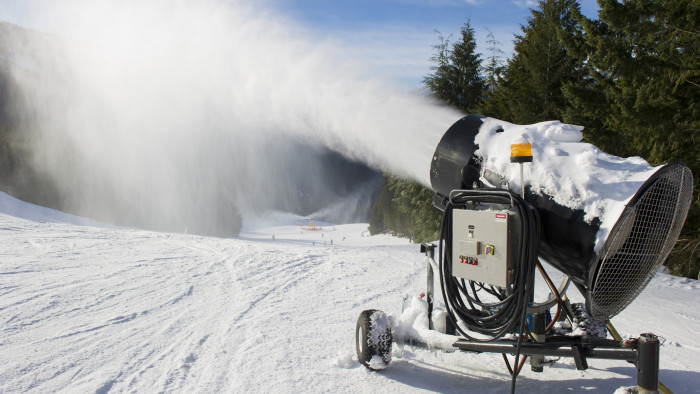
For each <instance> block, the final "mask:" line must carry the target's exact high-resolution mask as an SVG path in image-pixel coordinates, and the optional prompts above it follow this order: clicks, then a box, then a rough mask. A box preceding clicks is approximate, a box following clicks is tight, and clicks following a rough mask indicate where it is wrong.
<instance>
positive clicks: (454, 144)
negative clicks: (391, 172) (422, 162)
mask: <svg viewBox="0 0 700 394" xmlns="http://www.w3.org/2000/svg"><path fill="white" fill-rule="evenodd" d="M482 119H484V117H483V116H481V115H468V116H465V117H463V118H462V119H460V120H458V121H457V122H456V123H455V124H453V125H452V127H450V128H449V129H448V130H447V132H446V133H445V135H443V136H442V139H441V140H440V143H439V144H438V146H437V148H436V149H435V153H434V154H433V161H432V163H431V165H430V184H431V185H432V187H433V191H434V192H435V193H436V194H437V195H439V196H441V197H443V198H444V197H448V196H449V195H450V192H451V191H452V190H455V189H470V188H471V187H472V184H473V183H474V182H477V181H478V180H479V172H480V166H479V162H478V161H477V160H475V159H474V152H475V151H476V150H477V149H479V147H478V146H477V145H476V143H475V142H474V139H475V138H476V135H477V134H478V133H479V128H480V127H481V125H482V124H483V120H482ZM438 208H439V207H438Z"/></svg>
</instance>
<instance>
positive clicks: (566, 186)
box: [476, 118, 657, 251]
mask: <svg viewBox="0 0 700 394" xmlns="http://www.w3.org/2000/svg"><path fill="white" fill-rule="evenodd" d="M582 129H583V127H581V126H574V125H569V124H563V123H561V122H559V121H551V122H542V123H537V124H532V125H524V126H520V125H514V124H511V123H507V122H504V121H502V120H498V119H489V118H487V119H485V120H484V124H483V125H482V126H481V129H480V130H479V134H478V135H477V136H476V143H477V144H479V149H478V150H477V151H476V154H477V155H478V156H481V157H482V158H483V159H484V162H483V168H485V169H489V170H491V171H494V172H496V173H498V174H501V175H502V176H504V177H505V178H506V179H507V180H508V181H509V184H510V186H511V189H513V190H514V191H517V192H519V191H520V190H521V188H522V185H521V183H520V167H519V166H518V165H517V164H512V163H511V162H510V145H511V143H512V141H513V140H515V139H517V138H521V137H523V136H524V137H526V138H527V139H528V140H529V141H530V143H531V144H532V156H533V162H532V163H527V164H525V171H524V173H525V176H524V177H525V183H526V185H528V186H529V187H530V188H531V190H532V192H534V193H537V194H540V195H546V196H549V197H551V198H552V199H553V200H554V201H555V202H556V203H557V204H559V205H562V206H564V207H568V208H571V209H581V210H583V211H584V212H585V217H584V220H586V221H587V222H591V221H593V220H594V219H595V218H598V219H599V220H600V222H601V225H600V229H599V231H598V234H597V236H596V245H595V250H596V251H599V250H600V249H601V248H602V247H603V244H604V242H605V239H606V238H607V236H608V234H609V232H610V230H611V229H612V227H613V226H614V225H615V222H616V221H617V220H618V218H619V217H620V215H621V214H622V211H623V210H624V208H625V205H626V204H627V202H629V200H630V199H631V198H632V197H633V196H634V195H635V194H636V193H637V191H638V190H639V188H640V187H641V186H642V184H643V183H644V182H645V181H646V180H647V179H649V177H650V176H651V175H652V174H653V173H654V172H655V171H656V169H657V168H654V167H652V166H650V165H649V163H647V162H646V161H645V160H644V159H642V158H640V157H629V158H624V159H623V158H620V157H617V156H613V155H610V154H607V153H604V152H602V151H601V150H600V149H598V148H597V147H595V146H593V145H591V144H587V143H583V142H581V140H582V138H583V136H582V134H581V130H582ZM501 130H503V131H501Z"/></svg>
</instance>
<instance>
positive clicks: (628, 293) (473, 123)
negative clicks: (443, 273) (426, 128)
mask: <svg viewBox="0 0 700 394" xmlns="http://www.w3.org/2000/svg"><path fill="white" fill-rule="evenodd" d="M555 126H556V127H560V128H561V124H560V123H559V122H545V123H540V124H537V125H531V126H519V125H513V124H509V123H507V122H503V121H499V120H497V119H493V118H486V117H483V116H480V115H469V116H465V117H464V118H462V119H460V120H458V121H457V122H456V123H455V124H454V125H452V126H451V127H450V128H449V129H448V130H447V132H446V133H445V134H444V136H443V137H442V139H441V140H440V142H439V144H438V146H437V148H436V150H435V154H434V155H433V160H432V164H431V168H430V180H431V184H432V188H433V190H434V192H435V198H434V205H435V206H436V207H437V208H439V209H441V210H444V209H445V206H446V204H447V202H448V199H449V196H450V192H452V191H453V190H463V189H474V188H484V187H487V186H488V187H497V188H508V189H515V188H516V187H517V188H518V189H521V186H520V184H524V185H525V189H524V193H523V195H524V199H525V201H527V203H529V204H530V205H531V206H533V207H534V208H535V209H536V210H537V212H538V214H539V217H540V221H541V237H540V248H539V257H540V258H541V259H542V260H544V261H546V262H548V263H550V264H551V265H552V266H554V267H555V268H557V269H558V270H560V271H562V272H563V273H564V274H566V275H568V276H569V277H570V278H571V279H572V280H573V281H574V283H575V284H576V285H577V287H578V288H579V289H580V290H581V291H582V293H583V294H584V295H585V297H586V307H587V309H588V312H589V313H590V314H591V315H592V316H593V317H594V318H595V319H597V320H600V321H608V320H610V318H611V317H613V316H615V315H616V314H618V313H619V312H621V311H622V310H623V309H625V308H626V307H627V306H628V305H629V304H630V303H631V302H632V301H633V300H634V299H635V298H636V297H637V295H639V293H640V292H641V291H642V290H643V289H644V288H645V287H646V285H647V283H648V282H649V281H650V280H651V278H652V277H653V276H654V274H655V273H656V271H657V270H658V268H659V266H660V265H661V264H662V263H663V262H664V260H665V259H666V257H667V256H668V254H669V253H670V251H671V249H672V248H673V245H674V244H675V243H676V241H677V239H678V236H679V234H680V231H681V228H682V227H683V223H684V222H685V218H686V216H687V213H688V209H689V207H690V203H691V199H692V189H693V179H692V173H691V172H690V169H688V167H687V166H685V165H684V164H681V163H670V164H666V165H663V166H660V167H657V168H652V167H650V166H649V165H648V163H646V162H644V161H643V160H641V159H639V158H632V159H620V158H617V157H614V156H611V155H607V154H605V153H603V152H600V151H599V150H598V149H597V148H595V147H594V146H592V145H589V144H585V143H581V142H579V141H580V138H578V141H572V140H571V139H570V138H569V139H568V140H567V139H566V138H564V139H563V140H562V138H561V133H559V134H556V133H554V132H552V127H555ZM565 126H566V125H565ZM571 127H574V128H575V127H576V126H571ZM579 129H580V128H579ZM555 131H556V130H555ZM509 133H510V134H511V135H509ZM578 134H579V135H580V132H578ZM512 135H517V136H527V137H529V138H530V139H531V140H534V142H533V144H532V149H533V156H534V161H533V163H527V164H526V168H528V166H534V167H530V169H529V170H528V173H529V174H530V176H531V179H530V181H529V182H530V184H528V182H527V181H523V180H520V181H519V180H518V178H517V177H515V176H513V173H512V167H508V166H509V163H508V164H504V163H505V162H504V160H503V158H502V157H501V160H500V162H499V160H498V156H499V155H501V156H503V152H505V151H508V150H509V149H510V145H508V146H500V147H499V148H498V149H494V148H493V145H494V144H493V143H490V142H492V140H493V139H498V138H500V139H501V140H504V139H505V138H511V137H512ZM557 135H559V137H557ZM544 136H548V137H547V138H545V137H544ZM506 141H507V140H506ZM572 144H573V145H572ZM480 145H481V147H480ZM501 145H506V144H501ZM537 145H548V146H537ZM487 146H488V148H487ZM575 146H578V147H584V148H585V149H587V152H591V151H593V152H594V153H595V152H597V153H595V155H597V156H596V157H598V156H600V157H604V158H606V160H597V159H595V158H594V159H592V160H591V161H590V162H585V161H584V162H583V164H581V163H582V162H581V159H580V157H576V156H582V155H577V154H576V152H578V151H576V149H573V150H572V152H574V154H571V155H570V154H568V152H566V150H567V149H568V148H572V147H575ZM552 152H554V153H552ZM538 154H539V155H541V157H539V158H538V157H537V155H538ZM547 155H554V156H557V157H555V158H554V159H556V160H560V161H558V162H556V163H563V164H561V165H559V164H557V165H556V167H559V168H543V166H547V165H550V166H551V163H552V162H553V161H547V157H546V156H547ZM572 156H573V157H572ZM608 159H609V160H608ZM567 160H568V161H569V162H567ZM511 162H517V160H512V159H511ZM567 163H574V164H571V165H568V164H567ZM610 163H615V165H611V164H610ZM630 163H632V164H634V165H632V164H630ZM640 163H642V164H643V166H644V168H645V169H646V171H644V172H642V171H641V170H640V171H638V172H635V170H631V168H637V167H635V165H636V166H638V167H640V166H641V165H642V164H640ZM567 165H568V167H570V168H571V169H572V170H573V171H575V174H572V175H568V174H567V173H566V171H563V170H562V168H566V167H567ZM512 166H515V164H513V165H512ZM587 168H590V169H591V170H592V171H593V170H595V171H593V172H592V174H594V175H593V176H594V177H597V178H601V176H600V174H601V173H602V174H610V177H609V179H610V180H611V182H606V181H608V180H607V179H599V180H598V182H599V183H600V184H601V185H602V186H603V189H602V190H604V193H603V194H605V195H606V196H607V197H601V196H600V195H598V197H596V198H599V199H600V202H599V203H598V204H593V205H596V206H597V207H605V208H606V209H602V210H601V209H598V211H593V212H592V211H591V209H588V212H587V210H586V209H584V208H586V204H585V203H586V201H585V200H586V198H593V197H590V196H592V195H593V194H595V193H590V192H588V191H586V190H585V188H583V189H584V190H577V191H575V193H574V194H575V195H574V196H573V197H570V199H571V200H573V201H576V200H578V203H579V205H580V206H581V207H583V208H581V207H579V208H576V207H575V205H576V204H573V203H567V199H566V198H563V197H562V196H561V195H560V194H558V193H559V192H558V190H560V189H565V188H560V189H555V190H552V188H547V187H545V186H542V185H543V181H542V179H544V180H546V179H547V177H549V179H550V180H552V178H553V180H554V181H555V182H556V183H555V184H557V185H566V184H567V182H569V181H570V180H568V179H557V177H558V178H575V177H578V176H579V175H580V173H581V172H585V171H586V169H587ZM640 168H641V167H640ZM596 171H597V172H596ZM538 174H540V175H539V178H540V179H539V180H538V179H536V178H537V177H538ZM543 174H544V175H543ZM538 181H539V183H538ZM633 181H634V182H633ZM519 182H522V183H519ZM545 183H546V182H545ZM569 183H570V182H569ZM630 185H632V187H630ZM570 189H571V188H570ZM513 191H515V190H513ZM521 191H522V189H521ZM572 206H574V207H573V208H572ZM606 215H607V216H606ZM611 215H612V218H611Z"/></svg>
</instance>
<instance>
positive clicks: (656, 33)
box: [565, 0, 700, 277]
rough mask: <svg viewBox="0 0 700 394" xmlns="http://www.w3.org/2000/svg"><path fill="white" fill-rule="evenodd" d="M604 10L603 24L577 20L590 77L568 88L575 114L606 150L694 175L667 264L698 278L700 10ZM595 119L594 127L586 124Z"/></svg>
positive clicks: (645, 3)
mask: <svg viewBox="0 0 700 394" xmlns="http://www.w3.org/2000/svg"><path fill="white" fill-rule="evenodd" d="M599 5H600V8H601V10H600V12H599V20H597V21H593V20H588V19H587V18H585V17H582V16H580V15H579V16H578V17H577V18H578V20H579V21H580V22H581V24H582V25H583V26H584V28H585V35H584V39H585V40H584V42H583V44H582V45H581V46H579V47H578V48H581V51H582V52H585V55H586V57H585V62H586V64H587V72H588V78H587V79H586V81H585V83H584V84H580V85H578V86H574V85H570V86H567V87H566V89H565V93H566V95H567V97H568V98H569V99H570V101H571V103H572V107H571V113H575V114H578V115H577V116H578V117H579V118H580V119H581V120H582V124H583V125H584V126H586V138H587V139H588V140H590V142H593V143H594V144H596V145H598V146H599V147H601V148H602V149H603V150H605V151H608V152H610V153H614V154H617V155H621V156H628V155H635V156H642V157H643V158H645V159H646V160H648V161H649V162H650V163H652V164H661V163H664V162H669V161H682V162H684V163H686V164H687V165H688V166H689V167H690V168H691V170H692V171H693V175H694V196H695V199H694V201H693V205H692V206H691V211H690V214H689V218H688V220H687V221H686V224H685V226H684V229H683V233H682V234H681V238H680V240H679V242H678V244H677V246H676V249H675V250H674V252H673V253H672V255H671V257H670V258H669V259H668V260H667V263H666V264H667V266H669V268H670V269H671V271H672V272H674V273H677V274H681V275H685V276H690V277H697V275H698V271H699V269H700V200H699V199H698V198H697V196H698V193H699V192H700V189H699V187H698V185H699V183H700V179H699V178H700V136H699V131H700V120H699V119H700V31H698V23H697V21H698V20H700V3H698V2H697V0H677V1H673V2H669V1H661V0H628V1H625V2H622V3H620V2H618V1H615V0H601V1H599ZM570 48H574V49H575V48H577V47H576V46H574V45H572V46H570ZM566 120H567V121H569V120H570V119H566ZM590 120H595V122H597V123H593V124H590V125H589V124H587V123H586V122H588V121H590Z"/></svg>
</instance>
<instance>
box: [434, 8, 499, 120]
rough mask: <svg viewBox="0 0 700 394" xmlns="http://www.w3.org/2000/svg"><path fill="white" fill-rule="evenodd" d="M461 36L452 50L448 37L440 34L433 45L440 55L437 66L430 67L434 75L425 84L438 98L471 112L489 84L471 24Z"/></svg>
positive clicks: (464, 27) (437, 57) (468, 24)
mask: <svg viewBox="0 0 700 394" xmlns="http://www.w3.org/2000/svg"><path fill="white" fill-rule="evenodd" d="M460 34H461V37H460V39H459V40H457V41H456V42H454V43H453V44H452V47H451V48H450V46H449V44H450V42H449V37H448V38H447V39H446V38H444V37H443V36H442V34H440V33H439V32H438V35H439V39H440V43H439V44H437V45H435V46H434V48H435V50H436V52H437V53H436V54H435V55H434V56H433V57H432V58H431V60H432V61H433V63H435V64H434V66H432V67H431V70H433V73H432V74H430V75H428V76H426V77H425V78H424V79H423V83H424V84H425V86H426V87H427V88H428V90H430V92H431V93H433V94H434V95H435V96H436V97H437V98H438V99H440V100H442V101H444V102H446V103H447V104H450V105H452V106H454V107H456V108H458V109H460V110H462V111H463V112H465V113H469V112H472V111H474V109H475V108H476V106H477V105H478V104H479V103H480V102H481V100H482V99H483V97H484V92H485V91H486V83H485V81H484V78H483V76H482V75H481V71H482V66H481V56H480V55H479V54H478V53H477V52H476V41H475V38H474V29H472V27H471V25H470V22H469V21H467V23H465V24H464V26H462V29H461V31H460Z"/></svg>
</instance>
